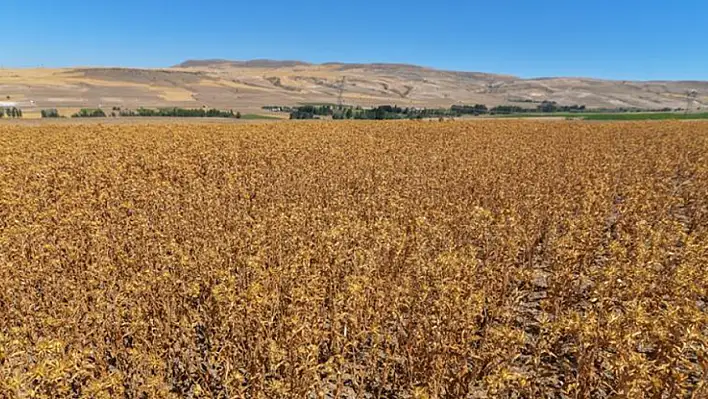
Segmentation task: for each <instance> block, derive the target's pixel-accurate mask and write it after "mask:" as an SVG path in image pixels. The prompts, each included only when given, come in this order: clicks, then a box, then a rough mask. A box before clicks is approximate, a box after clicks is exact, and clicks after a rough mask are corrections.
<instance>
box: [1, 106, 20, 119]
mask: <svg viewBox="0 0 708 399" xmlns="http://www.w3.org/2000/svg"><path fill="white" fill-rule="evenodd" d="M6 116H7V117H8V118H22V110H21V109H19V108H16V107H12V108H4V109H3V108H0V118H4V117H6Z"/></svg>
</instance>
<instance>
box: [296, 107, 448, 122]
mask: <svg viewBox="0 0 708 399" xmlns="http://www.w3.org/2000/svg"><path fill="white" fill-rule="evenodd" d="M456 115H457V114H456V113H455V112H453V111H451V110H449V109H432V108H423V109H419V108H401V107H399V106H396V105H380V106H378V107H374V108H362V107H333V106H331V105H320V106H315V105H305V106H302V107H297V108H294V110H293V111H292V112H291V113H290V119H319V118H320V117H328V116H331V117H332V119H366V120H387V119H423V118H432V117H451V116H456ZM458 116H459V115H458Z"/></svg>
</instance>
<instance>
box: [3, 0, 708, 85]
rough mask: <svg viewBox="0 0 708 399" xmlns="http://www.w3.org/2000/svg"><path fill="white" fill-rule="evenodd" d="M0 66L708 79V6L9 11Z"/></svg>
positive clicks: (178, 5)
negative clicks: (383, 65) (391, 66)
mask: <svg viewBox="0 0 708 399" xmlns="http://www.w3.org/2000/svg"><path fill="white" fill-rule="evenodd" d="M0 32H2V33H1V34H2V38H3V40H2V46H0V66H2V67H5V68H8V67H36V66H45V67H60V66H130V67H163V66H171V65H174V64H177V63H179V62H181V61H184V60H187V59H204V58H225V59H235V60H246V59H255V58H269V59H294V60H304V61H310V62H328V61H343V62H400V63H411V64H419V65H424V66H431V67H436V68H441V69H454V70H465V71H482V72H496V73H508V74H514V75H518V76H522V77H543V76H590V77H599V78H613V79H643V80H647V79H695V80H708V0H674V1H667V0H644V1H640V0H613V1H611V0H596V1H576V0H563V1H560V0H533V1H532V0H528V1H527V0H506V1H476V0H437V1H427V0H408V1H398V0H388V1H370V0H363V1H336V0H332V1H312V0H259V1H236V0H211V1H209V0H189V1H187V0H171V1H167V0H163V1H156V0H119V1H110V0H93V1H79V0H2V2H0Z"/></svg>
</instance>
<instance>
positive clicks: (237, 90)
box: [0, 60, 708, 111]
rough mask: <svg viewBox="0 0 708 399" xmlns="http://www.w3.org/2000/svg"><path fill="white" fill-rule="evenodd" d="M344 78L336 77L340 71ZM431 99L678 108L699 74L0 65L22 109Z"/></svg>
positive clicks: (266, 63) (8, 92)
mask: <svg viewBox="0 0 708 399" xmlns="http://www.w3.org/2000/svg"><path fill="white" fill-rule="evenodd" d="M343 79H344V80H343ZM342 82H343V89H344V90H343V92H344V101H345V102H346V103H347V104H352V105H362V106H370V105H376V104H398V105H401V106H415V107H441V106H450V105H452V104H460V103H464V104H475V103H482V104H487V105H499V104H517V105H522V106H523V105H526V106H529V107H533V106H534V102H541V101H556V102H558V103H560V104H567V105H570V104H582V105H586V106H588V107H639V108H664V107H670V108H679V107H685V106H686V97H685V93H686V91H687V90H697V92H698V97H697V100H696V103H695V104H694V106H695V107H706V106H708V82H702V81H699V82H697V81H693V82H672V81H660V82H659V81H657V82H631V81H608V80H599V79H589V78H539V79H522V78H518V77H515V76H508V75H497V74H488V73H480V72H457V71H442V70H436V69H432V68H426V67H420V66H415V65H405V64H344V63H327V64H321V65H315V64H308V63H304V62H299V61H272V60H253V61H227V60H203V61H187V62H185V63H182V64H180V65H179V66H176V67H173V68H163V69H130V68H69V69H34V70H32V69H23V70H0V96H2V98H3V99H5V98H6V96H10V97H11V99H12V101H17V102H18V103H19V104H20V105H21V106H23V107H24V108H32V107H34V108H47V107H59V108H66V107H76V108H78V107H85V106H92V107H96V106H102V107H112V106H120V107H128V108H135V107H139V106H146V107H159V106H184V107H201V106H208V107H218V108H233V109H239V110H244V111H249V110H250V111H255V110H259V109H260V107H261V106H263V105H297V104H302V103H314V102H327V103H333V102H336V101H337V98H338V96H339V91H340V87H341V86H342Z"/></svg>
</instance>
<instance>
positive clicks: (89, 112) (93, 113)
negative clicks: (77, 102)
mask: <svg viewBox="0 0 708 399" xmlns="http://www.w3.org/2000/svg"><path fill="white" fill-rule="evenodd" d="M71 117H72V118H105V117H106V113H105V112H103V110H102V109H100V108H83V109H81V110H80V111H79V112H77V113H75V114H74V115H71Z"/></svg>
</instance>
